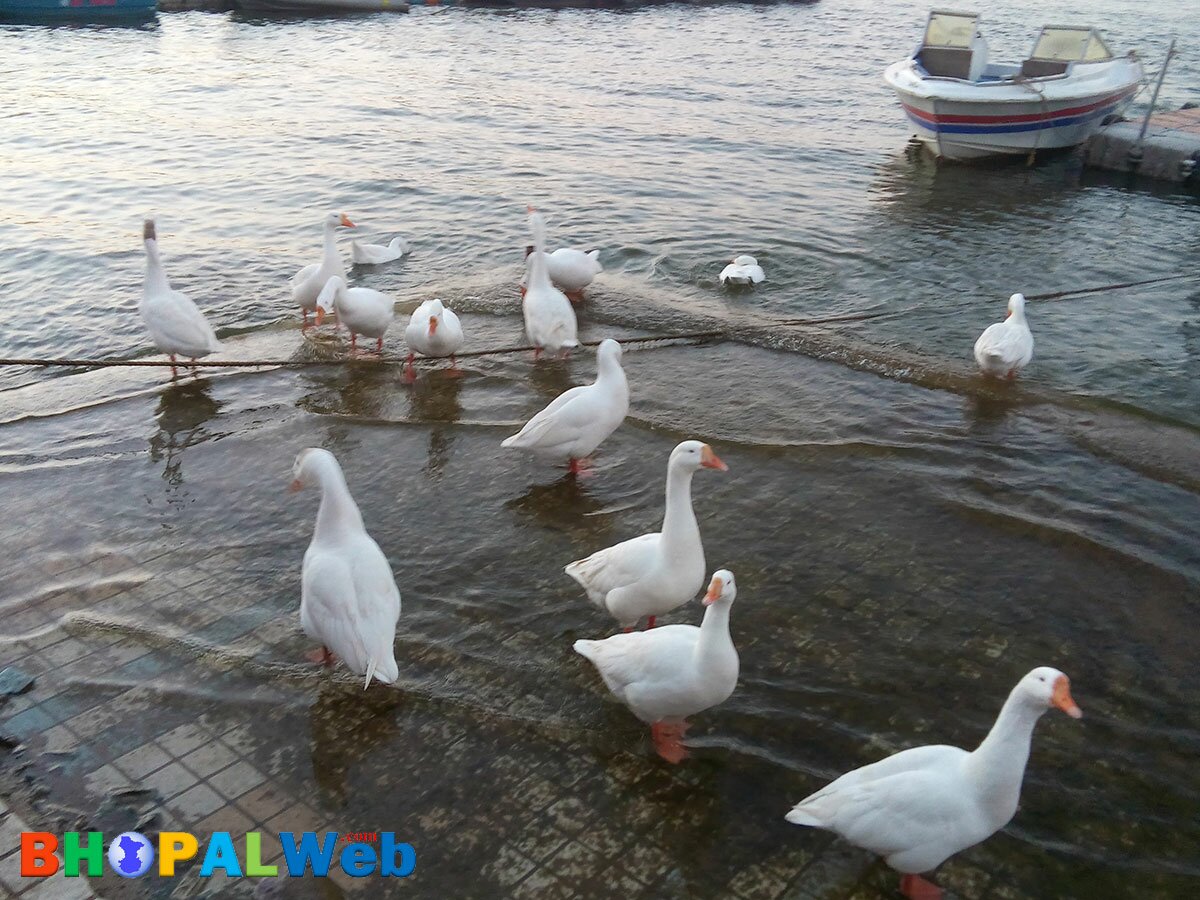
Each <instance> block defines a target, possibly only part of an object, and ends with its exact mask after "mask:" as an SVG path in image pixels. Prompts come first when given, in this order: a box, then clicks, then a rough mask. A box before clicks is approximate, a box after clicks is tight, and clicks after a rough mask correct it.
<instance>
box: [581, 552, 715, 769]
mask: <svg viewBox="0 0 1200 900" xmlns="http://www.w3.org/2000/svg"><path fill="white" fill-rule="evenodd" d="M736 596H737V585H736V584H734V581H733V573H732V572H730V571H729V570H728V569H720V570H719V571H717V572H715V573H713V577H712V583H711V584H710V585H709V587H708V593H707V594H705V595H704V605H705V606H706V607H707V609H706V610H705V611H704V621H703V622H702V623H701V625H700V627H699V628H697V627H696V626H695V625H664V626H663V627H662V628H656V629H654V630H653V631H638V632H634V633H633V634H614V635H613V636H612V637H609V638H605V639H604V640H602V641H576V642H575V645H574V647H575V652H576V653H578V654H579V655H580V656H583V657H585V658H586V659H587V660H588V661H589V662H591V663H592V665H594V666H595V667H596V670H597V671H598V672H599V673H600V677H601V678H603V679H604V683H605V684H606V685H608V689H609V690H610V691H612V692H613V693H614V694H615V695H616V697H617V699H618V700H620V701H621V702H622V703H624V704H625V705H626V706H628V707H629V709H630V711H631V712H632V713H633V714H634V715H635V716H637V717H638V718H639V719H641V720H642V721H643V722H646V723H648V724H649V725H650V734H651V735H652V736H653V738H654V747H655V749H656V750H657V751H658V754H659V756H661V757H662V758H663V759H665V760H667V761H668V762H673V763H678V762H680V761H682V760H683V758H684V757H686V756H687V750H685V749H684V747H683V744H682V743H681V739H682V738H683V735H684V732H685V731H687V727H688V723H687V721H686V719H687V717H688V716H692V715H695V714H696V713H699V712H703V711H704V710H706V709H710V708H711V707H714V706H716V705H717V704H718V703H724V702H725V701H726V700H727V699H729V695H730V694H732V693H733V690H734V688H736V687H737V680H738V654H737V649H736V648H735V647H734V646H733V639H732V638H731V637H730V636H729V608H730V607H731V606H732V605H733V601H734V598H735V597H736Z"/></svg>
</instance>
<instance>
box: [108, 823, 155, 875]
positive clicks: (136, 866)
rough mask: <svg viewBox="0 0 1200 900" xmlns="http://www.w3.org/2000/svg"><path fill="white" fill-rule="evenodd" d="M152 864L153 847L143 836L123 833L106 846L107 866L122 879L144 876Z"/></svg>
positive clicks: (134, 833)
mask: <svg viewBox="0 0 1200 900" xmlns="http://www.w3.org/2000/svg"><path fill="white" fill-rule="evenodd" d="M152 862H154V845H153V844H151V843H150V839H149V838H147V837H146V836H145V835H144V834H138V832H136V831H125V832H122V833H121V834H118V835H117V836H116V837H115V838H113V839H112V843H111V844H109V845H108V864H109V865H110V866H112V870H113V871H114V872H116V873H117V874H118V875H120V876H121V877H122V878H138V877H140V876H142V875H145V874H146V871H147V870H148V869H149V868H150V864H151V863H152Z"/></svg>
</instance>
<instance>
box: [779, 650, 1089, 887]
mask: <svg viewBox="0 0 1200 900" xmlns="http://www.w3.org/2000/svg"><path fill="white" fill-rule="evenodd" d="M1051 706H1055V707H1057V708H1059V709H1061V710H1062V711H1063V712H1065V713H1066V714H1067V715H1069V716H1071V718H1074V719H1078V718H1080V717H1081V716H1082V715H1083V713H1082V712H1081V711H1080V709H1079V707H1078V706H1076V705H1075V701H1074V700H1073V699H1072V698H1071V682H1070V680H1069V679H1068V678H1067V676H1066V675H1064V674H1063V673H1062V672H1060V671H1058V670H1057V669H1051V668H1049V667H1048V666H1044V667H1042V668H1038V669H1034V670H1033V671H1032V672H1030V673H1029V674H1028V675H1026V676H1025V677H1024V678H1022V679H1021V680H1020V681H1019V682H1017V686H1016V687H1015V688H1013V689H1012V693H1010V694H1009V695H1008V700H1006V701H1005V703H1004V707H1003V708H1002V709H1001V710H1000V715H999V716H998V717H997V718H996V723H995V724H994V725H993V726H992V730H991V731H990V732H988V736H987V737H986V738H984V740H983V743H982V744H980V745H979V747H978V748H976V749H975V751H974V752H971V753H968V752H967V751H966V750H962V749H960V748H958V747H950V746H946V745H944V744H940V745H936V746H928V747H913V748H912V749H909V750H903V751H901V752H900V753H897V754H895V755H893V756H889V757H888V758H887V759H883V760H880V761H879V762H877V763H872V764H871V765H869V766H863V767H862V768H861V769H855V770H854V771H852V772H847V773H846V774H845V775H843V776H842V777H841V778H839V779H837V780H836V781H834V782H833V783H831V784H829V785H827V786H826V787H824V788H822V789H821V790H819V791H817V792H816V793H815V794H813V795H812V796H810V797H806V798H805V799H803V800H801V801H800V802H799V803H797V804H796V806H795V807H794V808H793V809H792V811H791V812H789V813H788V814H787V820H788V821H789V822H792V823H793V824H795V825H809V826H811V827H814V828H826V829H829V830H830V831H834V832H837V833H838V834H840V835H841V836H842V837H843V838H845V839H846V840H848V841H849V842H850V843H852V844H855V845H857V846H859V847H863V848H865V849H867V850H871V851H873V852H875V853H878V854H879V855H880V856H883V857H884V858H885V860H886V861H887V864H888V865H889V866H891V867H892V868H893V869H896V870H897V871H899V872H901V873H904V875H903V877H902V878H901V880H900V890H901V892H902V893H903V894H904V895H905V896H906V897H909V898H912V900H935V898H938V897H940V896H941V891H940V890H939V889H938V888H937V887H936V886H935V885H933V884H931V883H930V882H928V881H926V880H925V879H924V878H921V877H920V873H921V872H929V871H931V870H932V869H935V868H937V867H938V866H939V865H941V864H942V862H943V861H945V860H946V859H948V858H949V857H951V856H953V855H954V854H955V853H958V852H959V851H960V850H965V849H966V848H967V847H970V846H973V845H974V844H977V843H979V842H980V841H982V840H984V839H985V838H988V837H990V836H991V835H993V834H995V833H996V832H997V831H999V830H1000V829H1001V828H1003V827H1004V826H1005V825H1007V824H1008V822H1009V821H1010V820H1011V819H1012V817H1013V815H1014V814H1015V813H1016V811H1017V801H1018V800H1019V799H1020V796H1021V781H1022V779H1023V778H1024V777H1025V764H1026V763H1027V762H1028V760H1029V745H1030V742H1031V740H1032V737H1033V726H1034V725H1036V724H1037V721H1038V719H1040V718H1041V717H1042V714H1043V713H1045V712H1046V710H1047V709H1049V708H1050V707H1051Z"/></svg>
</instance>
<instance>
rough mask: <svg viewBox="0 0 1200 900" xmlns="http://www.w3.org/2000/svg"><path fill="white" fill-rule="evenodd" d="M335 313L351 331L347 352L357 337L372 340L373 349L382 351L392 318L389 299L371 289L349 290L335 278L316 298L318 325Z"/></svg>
mask: <svg viewBox="0 0 1200 900" xmlns="http://www.w3.org/2000/svg"><path fill="white" fill-rule="evenodd" d="M334 310H337V315H338V321H339V322H341V323H342V324H343V325H345V326H346V327H347V328H348V329H350V352H352V353H353V352H354V350H356V349H357V346H358V343H357V342H358V336H359V335H360V334H362V335H366V336H367V337H373V338H375V341H376V347H375V349H376V350H378V351H379V352H383V336H384V334H385V333H386V332H387V330H388V326H389V325H391V324H392V319H393V317H394V316H393V313H394V309H393V305H392V298H391V297H389V296H388V295H387V294H385V293H383V292H382V291H375V290H372V289H371V288H363V287H356V288H348V287H346V282H345V281H343V280H342V278H341V277H340V276H337V275H335V276H334V277H333V278H330V279H329V281H328V282H326V284H325V287H324V288H323V289H322V291H321V293H320V294H319V295H318V296H317V324H318V325H320V324H321V323H322V322H323V321H324V320H325V317H326V316H327V315H329V313H330V312H332V311H334Z"/></svg>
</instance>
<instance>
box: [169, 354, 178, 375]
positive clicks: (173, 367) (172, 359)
mask: <svg viewBox="0 0 1200 900" xmlns="http://www.w3.org/2000/svg"><path fill="white" fill-rule="evenodd" d="M171 377H172V378H178V377H179V370H178V369H177V368H175V354H174V353H172V354H171Z"/></svg>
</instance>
